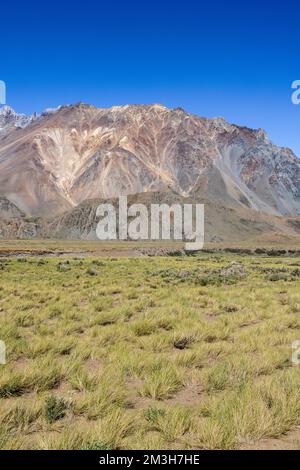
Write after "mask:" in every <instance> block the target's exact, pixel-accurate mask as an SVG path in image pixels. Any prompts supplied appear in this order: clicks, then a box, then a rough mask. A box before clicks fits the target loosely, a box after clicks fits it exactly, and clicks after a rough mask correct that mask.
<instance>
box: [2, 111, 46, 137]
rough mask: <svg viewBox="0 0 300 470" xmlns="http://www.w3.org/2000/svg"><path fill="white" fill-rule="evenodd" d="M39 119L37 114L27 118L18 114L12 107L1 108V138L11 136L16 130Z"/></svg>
mask: <svg viewBox="0 0 300 470" xmlns="http://www.w3.org/2000/svg"><path fill="white" fill-rule="evenodd" d="M36 118H37V114H33V115H32V116H26V115H25V114H18V113H16V112H15V111H14V110H13V109H12V108H11V107H10V106H6V105H5V106H2V107H0V138H1V137H3V136H4V135H6V134H9V132H11V131H12V130H13V129H14V128H24V127H26V126H28V125H29V124H31V123H32V122H33V121H34V120H35V119H36Z"/></svg>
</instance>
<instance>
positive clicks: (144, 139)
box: [0, 103, 300, 217]
mask: <svg viewBox="0 0 300 470" xmlns="http://www.w3.org/2000/svg"><path fill="white" fill-rule="evenodd" d="M6 108H7V107H6ZM0 128H1V129H2V131H0V197H5V198H7V199H8V200H9V201H10V202H11V203H13V204H15V205H16V206H17V207H18V208H19V209H20V210H21V211H22V212H24V213H25V214H26V215H27V216H28V215H30V216H44V217H45V216H47V217H49V216H55V215H58V214H61V213H63V212H65V211H69V210H71V209H73V208H74V207H76V206H77V205H78V204H81V203H83V202H84V201H86V200H90V199H97V198H101V199H108V198H114V197H118V196H119V195H129V194H138V193H149V192H151V193H152V192H153V193H164V192H165V193H167V192H170V191H171V192H173V193H176V194H177V195H178V197H183V198H184V197H189V198H192V199H193V200H195V201H199V202H201V200H202V199H205V200H207V201H210V203H214V202H215V203H221V204H223V205H224V206H226V207H231V208H234V209H251V210H253V211H260V212H263V213H266V214H270V215H274V216H299V215H300V159H298V158H297V157H296V156H295V155H294V154H293V152H292V151H291V150H290V149H287V148H280V147H277V146H275V145H274V144H273V143H272V142H271V141H270V140H269V139H268V137H267V135H266V133H265V132H264V131H263V130H261V129H258V130H253V129H248V128H246V127H241V126H236V125H233V124H229V123H227V122H226V121H225V120H224V119H222V118H216V119H206V118H202V117H199V116H195V115H192V114H189V113H187V112H185V111H184V110H183V109H181V108H177V109H168V108H166V107H164V106H162V105H158V104H154V105H128V106H115V107H112V108H110V109H98V108H96V107H94V106H90V105H85V104H82V103H79V104H77V105H71V106H61V107H59V108H58V109H56V110H48V111H47V112H45V113H43V114H42V115H41V116H39V117H38V116H31V117H29V118H27V119H26V118H25V117H24V116H22V115H21V116H20V115H17V114H16V113H14V112H13V111H12V110H11V108H7V109H6V110H5V111H3V109H2V114H0ZM1 132H2V133H1Z"/></svg>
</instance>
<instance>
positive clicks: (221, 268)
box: [0, 241, 300, 450]
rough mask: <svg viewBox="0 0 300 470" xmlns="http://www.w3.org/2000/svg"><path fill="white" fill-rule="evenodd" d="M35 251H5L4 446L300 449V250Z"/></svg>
mask: <svg viewBox="0 0 300 470" xmlns="http://www.w3.org/2000/svg"><path fill="white" fill-rule="evenodd" d="M22 243H24V245H23V246H22V247H21V248H20V242H15V243H14V242H1V246H0V252H1V258H0V340H2V341H4V343H5V345H6V359H7V360H6V364H5V365H0V448H2V449H99V450H100V449H234V448H300V433H299V430H298V428H297V426H299V425H300V400H299V389H300V365H299V366H297V365H296V364H293V362H292V353H293V348H292V344H293V342H294V341H296V340H300V289H299V287H300V255H299V253H298V254H297V253H295V254H290V255H284V256H275V255H274V256H272V254H270V253H269V255H267V254H260V255H259V254H256V255H249V254H240V253H239V254H232V253H226V252H220V253H217V252H216V253H200V254H196V255H193V256H184V255H183V256H179V255H178V256H154V257H144V256H137V257H135V256H132V257H130V256H127V255H128V253H127V252H126V253H123V255H122V253H120V251H122V249H123V248H122V247H121V248H120V247H119V246H118V247H117V248H116V247H114V249H115V251H114V255H112V252H111V251H108V252H107V253H106V256H105V257H103V256H100V255H99V256H98V255H97V250H96V251H93V250H92V249H91V248H89V249H88V248H87V247H86V249H83V248H82V245H80V244H79V245H76V242H74V243H75V245H76V246H75V245H74V244H73V245H72V246H71V243H72V242H70V246H69V248H68V249H67V250H66V249H63V243H62V245H59V242H57V244H56V245H55V244H54V245H53V243H54V242H51V241H50V242H49V241H48V242H45V245H44V246H43V247H41V246H40V245H38V243H37V244H36V246H33V245H34V242H32V244H31V247H30V250H29V252H28V245H27V246H26V243H25V242H21V244H22ZM88 243H90V242H87V245H88ZM95 243H96V242H95ZM89 246H91V245H89ZM60 247H61V248H62V249H61V251H62V252H64V256H63V257H59V256H58V253H57V251H58V250H59V249H60ZM64 247H65V245H64ZM46 248H47V249H46ZM50 248H53V250H52V251H53V252H54V253H51V256H50V253H49V249H50ZM137 248H140V247H139V246H137V247H136V246H134V250H136V249H137ZM18 250H19V252H21V254H22V255H21V256H20V253H19V257H11V256H9V255H10V254H11V252H12V251H18ZM32 250H36V252H35V253H32ZM43 250H44V251H43ZM47 250H48V255H47V253H46V252H47ZM66 251H68V253H67V254H66V253H65V252H66ZM91 251H93V253H92V254H93V256H88V257H87V256H86V252H88V253H89V254H91ZM80 253H84V254H85V255H84V256H81V255H80ZM31 254H36V255H37V256H34V257H33V256H30V255H31ZM39 254H40V255H41V256H38V255H39ZM98 254H99V253H98ZM42 255H43V256H42Z"/></svg>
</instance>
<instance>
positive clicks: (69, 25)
mask: <svg viewBox="0 0 300 470" xmlns="http://www.w3.org/2000/svg"><path fill="white" fill-rule="evenodd" d="M0 18H1V28H0V54H1V61H0V80H4V81H5V82H6V84H7V101H8V104H10V105H11V106H13V107H14V108H15V109H16V110H17V111H19V112H26V113H30V112H33V111H37V112H40V111H41V110H43V109H45V108H47V107H54V106H57V105H59V104H64V103H75V102H78V101H83V102H87V103H91V104H94V105H96V106H99V107H109V106H111V105H116V104H127V103H162V104H164V105H166V106H168V107H177V106H181V107H183V108H184V109H186V110H187V111H190V112H193V113H196V114H199V115H201V116H207V117H214V116H223V117H225V118H226V119H227V120H228V121H230V122H234V123H237V124H242V125H248V126H250V127H263V128H265V129H266V130H267V132H268V133H269V135H270V136H271V138H272V139H273V141H274V142H275V143H277V144H279V145H282V146H289V147H291V148H292V149H293V150H294V151H295V152H296V153H297V154H298V155H299V156H300V138H299V121H300V106H295V105H292V103H291V83H292V82H293V81H294V80H297V79H300V41H299V36H300V33H299V24H300V6H299V1H298V0H285V1H284V2H271V1H262V0H260V1H257V0H252V1H251V2H241V1H239V2H237V1H232V0H227V1H224V0H223V1H221V0H214V1H205V2H202V1H199V0H198V1H192V0H185V1H182V2H175V1H173V2H171V1H168V0H167V1H163V0H160V1H157V0H152V1H151V2H150V1H149V2H148V1H144V2H141V1H140V2H136V1H130V0H128V1H119V0H115V1H114V2H111V3H109V2H107V1H105V2H102V1H101V0H98V1H92V0H85V1H81V2H76V1H74V2H72V3H71V2H70V3H69V2H63V1H59V2H58V1H57V0H53V1H52V2H45V3H42V2H33V1H31V0H28V1H26V2H19V1H17V0H15V1H14V2H5V4H1V6H0Z"/></svg>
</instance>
